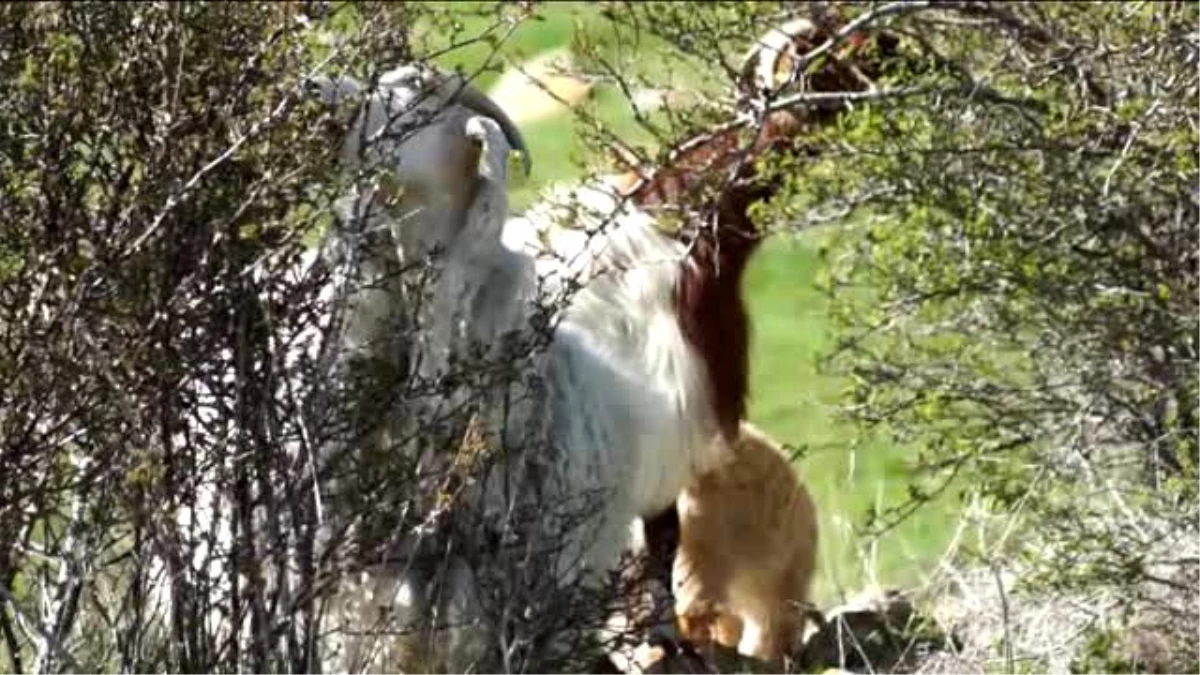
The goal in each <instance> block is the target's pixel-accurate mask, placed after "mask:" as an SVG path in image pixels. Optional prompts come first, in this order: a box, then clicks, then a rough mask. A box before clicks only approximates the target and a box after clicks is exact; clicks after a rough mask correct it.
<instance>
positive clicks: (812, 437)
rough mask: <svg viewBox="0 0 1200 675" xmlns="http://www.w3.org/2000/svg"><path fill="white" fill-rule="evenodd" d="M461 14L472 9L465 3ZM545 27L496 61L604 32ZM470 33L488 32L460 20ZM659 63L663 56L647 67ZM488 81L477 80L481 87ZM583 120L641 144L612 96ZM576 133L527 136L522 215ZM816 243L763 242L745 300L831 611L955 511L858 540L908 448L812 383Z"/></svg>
mask: <svg viewBox="0 0 1200 675" xmlns="http://www.w3.org/2000/svg"><path fill="white" fill-rule="evenodd" d="M462 6H463V7H464V8H468V7H470V6H471V5H468V4H467V3H463V5H462ZM540 13H541V14H542V15H543V18H544V20H543V21H539V22H528V23H526V24H524V25H523V26H522V27H520V28H518V29H517V30H516V31H515V32H514V34H513V36H512V38H511V40H510V41H509V42H508V43H507V44H506V45H505V46H504V47H503V48H502V53H503V54H505V55H507V56H511V57H514V58H530V57H532V56H535V55H536V54H537V53H539V52H541V51H543V50H548V49H554V48H559V47H564V46H568V45H569V44H570V42H571V39H572V36H573V35H574V34H575V31H576V30H581V31H588V32H593V31H594V32H599V33H603V32H604V31H605V30H607V28H606V27H605V26H604V24H603V19H602V18H601V17H600V16H599V14H598V12H596V11H595V10H594V8H592V7H589V6H586V5H579V4H575V3H550V4H547V5H544V6H543V7H542V8H541V10H540ZM463 23H464V24H465V26H466V30H467V34H469V33H470V30H472V28H475V29H476V30H481V29H483V28H484V27H486V26H487V25H488V24H489V23H490V22H489V21H488V20H487V19H485V18H481V17H475V16H469V15H468V16H464V20H463ZM487 54H488V51H487V50H486V49H485V48H482V47H474V48H471V49H470V50H463V51H459V52H453V53H449V54H446V55H443V56H442V57H440V58H439V59H438V60H439V62H440V64H441V65H442V66H444V67H451V68H452V67H454V66H463V67H466V68H478V66H479V64H480V63H481V62H482V59H484V58H485V57H486V56H487ZM655 61H661V59H660V58H659V55H655V56H654V58H648V59H645V60H644V62H651V63H653V62H655ZM496 77H497V75H496V74H495V73H488V74H485V75H484V76H483V77H481V78H480V85H481V86H482V87H484V88H486V87H488V86H490V84H491V83H492V82H494V81H495V79H496ZM589 105H590V108H589V109H590V110H591V111H592V112H593V113H594V114H595V115H597V116H598V117H599V118H601V119H603V120H605V121H606V122H608V123H610V124H611V125H612V128H613V129H614V130H615V131H617V132H618V133H619V134H621V135H622V137H623V138H627V137H629V136H633V138H634V140H637V141H644V140H645V139H644V137H641V136H638V135H637V134H636V132H637V131H638V129H637V127H636V125H635V124H634V123H633V121H632V119H631V116H630V114H629V112H628V109H627V104H626V103H625V100H624V98H623V97H622V96H621V95H620V93H619V92H617V91H615V90H614V89H613V88H611V87H606V86H603V85H602V86H600V87H598V88H597V91H596V93H595V96H594V97H593V99H592V101H591V103H590V104H589ZM577 124H578V122H577V121H576V120H574V119H573V118H572V116H570V115H561V116H558V117H554V118H550V119H546V120H543V121H540V122H538V123H536V124H532V125H528V126H526V127H525V128H524V129H523V132H524V133H525V135H526V137H527V139H528V141H529V144H530V149H531V153H532V156H533V160H534V171H533V175H532V179H531V180H530V181H528V182H527V183H526V184H524V185H522V186H521V187H520V189H519V190H517V191H516V193H515V195H514V206H515V207H516V208H517V209H520V208H522V207H524V206H525V205H527V204H528V203H530V201H531V200H532V198H533V197H534V196H535V195H536V191H537V190H538V189H540V188H542V187H544V186H545V185H546V184H547V183H548V182H550V181H562V180H571V179H573V178H576V177H578V176H580V175H582V173H583V169H582V166H581V165H582V162H581V160H583V159H585V158H583V157H582V156H581V154H580V153H581V151H582V148H581V147H579V144H578V143H577V142H576V131H575V130H576V125H577ZM821 236H822V235H821V234H820V233H811V234H806V235H804V236H802V237H796V238H783V237H779V238H776V239H774V240H772V241H770V242H768V243H767V244H766V245H765V246H764V247H763V249H762V250H761V252H760V253H759V254H758V255H757V257H756V259H755V260H754V262H753V264H752V267H751V269H750V271H749V275H748V279H747V284H746V293H747V301H748V302H749V305H750V309H751V315H752V318H753V322H754V339H753V343H752V349H753V352H752V369H753V370H752V396H753V399H752V402H751V410H750V417H751V421H753V422H755V423H756V424H758V425H759V426H761V427H762V428H763V429H765V430H766V431H767V432H768V433H770V434H772V435H773V436H775V437H776V438H777V439H779V440H780V441H783V442H785V443H788V444H790V445H792V446H795V447H800V448H806V449H807V451H806V453H805V454H804V456H803V458H802V459H801V460H799V462H798V465H799V468H800V471H801V473H802V475H803V476H804V478H805V480H806V482H807V484H808V486H809V488H810V490H811V491H812V493H813V496H814V499H815V501H816V503H817V506H818V509H819V510H820V518H821V544H820V563H819V570H818V573H817V581H816V589H815V590H816V599H817V600H818V602H819V603H821V604H828V603H831V602H834V601H835V600H836V599H837V597H838V595H839V589H844V590H845V591H848V592H850V593H853V592H854V591H857V590H858V589H860V588H861V587H862V586H863V585H864V584H867V583H880V584H887V585H910V584H915V583H919V582H920V581H921V579H922V577H923V574H922V571H923V570H930V569H931V566H933V565H935V564H936V562H937V558H938V557H939V556H940V554H941V553H942V550H943V548H944V547H945V545H946V543H947V541H948V540H949V538H950V536H951V534H952V528H953V525H954V522H955V509H954V508H953V505H952V504H949V503H941V504H935V505H934V507H933V508H929V509H926V510H925V511H923V512H920V513H918V514H917V516H916V517H915V518H913V519H911V520H910V521H908V522H907V523H905V524H904V525H903V526H901V527H899V528H897V529H895V530H893V531H892V532H890V533H888V534H887V535H886V536H885V537H882V538H881V539H879V540H878V541H868V540H866V539H865V538H861V537H858V536H856V534H855V532H854V530H855V525H857V524H858V523H860V522H861V521H862V519H863V516H864V515H865V513H866V511H867V509H868V508H869V507H870V506H871V505H872V504H885V503H890V502H892V501H895V500H898V499H900V498H902V497H903V495H904V494H905V492H906V484H905V477H906V475H907V474H906V471H905V464H906V462H907V461H908V458H909V457H910V456H911V454H912V449H911V448H903V447H894V446H891V445H889V444H887V443H885V442H882V441H881V442H874V443H864V444H860V445H859V447H858V448H857V450H856V449H855V448H854V445H853V443H852V440H853V438H854V436H855V430H854V429H853V428H852V427H850V426H848V424H847V423H845V422H843V421H841V420H839V419H838V418H837V417H836V415H835V406H836V404H837V399H838V394H839V391H840V390H841V388H842V387H843V386H844V385H845V382H844V380H842V379H841V378H838V377H835V376H832V375H828V374H823V373H820V372H818V368H817V362H818V359H819V357H820V355H821V354H823V353H825V352H826V351H827V350H828V349H829V348H830V346H831V345H832V344H833V336H832V335H831V325H830V322H829V320H828V317H827V313H826V303H827V300H826V298H825V297H824V296H823V295H822V294H821V293H820V292H818V291H817V289H816V288H815V286H814V281H815V279H816V277H817V274H818V272H819V268H820V265H821V261H820V258H819V256H818V254H817V247H818V245H819V238H820V237H821Z"/></svg>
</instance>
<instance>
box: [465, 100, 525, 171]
mask: <svg viewBox="0 0 1200 675" xmlns="http://www.w3.org/2000/svg"><path fill="white" fill-rule="evenodd" d="M458 102H459V103H462V104H463V105H465V106H467V107H468V108H470V109H471V110H474V111H475V112H477V113H479V114H481V115H484V116H485V117H490V118H492V119H494V120H496V123H497V124H499V125H500V130H501V131H503V132H504V137H505V138H507V139H508V144H509V145H510V146H512V149H513V150H516V151H518V152H520V153H521V160H522V162H523V163H524V166H525V175H526V176H528V175H529V172H530V171H532V170H533V158H531V157H530V156H529V147H528V146H526V145H525V137H524V136H522V135H521V130H520V129H518V128H517V125H516V123H515V122H513V121H512V119H510V118H509V116H508V114H507V113H505V112H504V110H503V109H502V108H501V107H500V105H499V104H497V103H496V102H495V101H493V100H492V99H490V98H488V97H487V95H486V94H484V93H483V92H481V91H479V90H478V89H476V88H475V87H472V86H471V85H470V84H469V83H465V82H464V83H461V87H460V89H459V92H458Z"/></svg>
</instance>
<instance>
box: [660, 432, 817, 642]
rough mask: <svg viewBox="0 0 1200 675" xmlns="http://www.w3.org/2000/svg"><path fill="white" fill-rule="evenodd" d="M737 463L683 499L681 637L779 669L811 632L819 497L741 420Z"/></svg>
mask: <svg viewBox="0 0 1200 675" xmlns="http://www.w3.org/2000/svg"><path fill="white" fill-rule="evenodd" d="M733 455H734V458H733V460H732V461H730V462H729V463H727V464H724V465H722V466H721V467H720V468H718V469H715V470H713V471H710V472H708V473H706V474H704V475H702V476H701V477H700V478H698V479H696V480H695V481H694V482H693V483H692V484H691V485H689V486H688V487H687V489H686V490H684V491H683V493H682V494H681V495H680V497H679V501H678V509H679V521H680V542H679V550H678V552H677V553H676V555H675V566H674V571H673V573H672V585H673V587H674V589H673V590H674V595H675V613H676V616H677V620H678V623H679V630H680V633H681V634H682V636H683V637H684V638H685V639H687V640H689V641H691V642H692V643H693V644H696V645H697V646H704V645H707V644H711V642H712V641H714V640H715V641H716V642H719V643H720V644H722V645H725V646H727V647H733V648H737V649H738V651H740V652H741V653H743V654H746V655H748V656H754V657H756V658H759V659H763V660H766V661H773V662H778V661H779V660H780V659H782V657H783V656H784V655H785V654H790V653H792V652H793V650H794V648H795V647H796V644H797V642H798V641H799V639H800V637H801V631H802V629H803V627H804V616H805V604H806V603H807V601H808V591H809V583H810V581H811V579H812V574H813V569H814V567H815V564H816V552H817V518H816V511H815V508H814V506H813V502H812V498H811V497H810V496H809V494H808V490H806V489H805V487H804V485H803V483H802V482H801V481H800V480H799V477H798V476H797V474H796V471H795V470H794V469H793V468H792V466H791V464H790V462H789V461H788V458H787V457H786V456H785V455H784V454H783V452H782V450H781V448H780V447H779V446H778V445H777V444H776V443H774V442H773V441H771V439H769V438H768V437H767V436H766V435H765V434H763V432H762V431H760V430H758V429H757V428H755V427H754V426H752V425H751V424H749V423H746V422H743V423H742V425H741V428H740V436H739V438H738V441H737V443H736V444H735V445H734V448H733Z"/></svg>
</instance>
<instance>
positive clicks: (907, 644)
mask: <svg viewBox="0 0 1200 675" xmlns="http://www.w3.org/2000/svg"><path fill="white" fill-rule="evenodd" d="M945 642H946V637H945V635H943V634H942V633H941V632H940V631H936V630H933V629H932V627H931V625H930V623H929V622H927V621H924V620H922V619H921V618H919V617H917V615H916V612H915V610H914V608H913V605H912V602H911V601H909V600H908V598H906V597H905V596H904V594H903V593H901V592H899V591H896V590H880V589H871V590H868V591H864V592H863V593H860V594H859V595H857V596H855V597H854V598H853V599H851V600H850V602H848V603H846V604H845V605H842V606H840V607H837V608H835V609H833V610H831V611H830V612H829V613H828V614H827V615H826V620H825V623H824V625H822V626H821V627H820V628H819V629H818V630H816V631H814V632H812V633H811V634H810V635H809V636H808V638H807V639H806V640H805V643H804V647H803V648H802V650H801V653H800V655H799V658H798V659H797V660H798V661H799V662H800V664H801V665H802V667H804V668H805V669H806V670H808V671H810V672H813V671H815V670H817V669H820V668H824V667H836V668H840V669H847V670H851V671H864V672H878V671H894V670H902V669H903V664H902V662H903V661H905V660H906V659H907V658H909V657H916V656H921V657H924V656H925V655H926V654H927V653H928V652H929V651H930V650H933V649H940V648H942V647H943V646H944V645H945Z"/></svg>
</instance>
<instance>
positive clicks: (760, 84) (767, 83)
mask: <svg viewBox="0 0 1200 675" xmlns="http://www.w3.org/2000/svg"><path fill="white" fill-rule="evenodd" d="M816 32H817V26H816V24H814V23H813V22H812V21H811V20H809V19H807V18H804V17H800V18H798V19H792V20H791V21H788V22H787V23H785V24H783V25H782V26H777V27H774V28H772V29H771V30H769V31H767V33H766V35H763V36H762V37H760V38H758V39H757V40H755V41H754V44H753V45H751V46H750V49H749V51H747V52H746V55H745V56H744V57H742V67H741V69H740V71H739V72H740V76H741V85H742V88H743V89H748V90H750V91H754V92H757V91H759V90H761V89H767V90H774V89H775V88H776V87H777V86H778V83H777V82H776V81H775V73H776V68H777V66H778V64H779V59H780V58H781V57H782V56H783V54H784V53H785V51H786V50H787V49H788V47H789V46H791V45H792V44H793V41H794V40H795V39H796V38H798V37H809V38H811V37H813V36H814V35H815V34H816ZM755 85H757V86H755Z"/></svg>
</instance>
